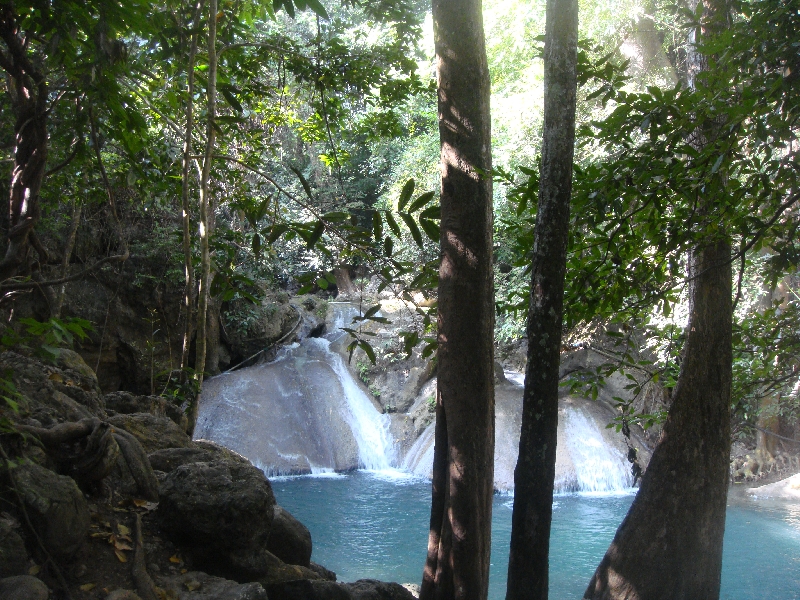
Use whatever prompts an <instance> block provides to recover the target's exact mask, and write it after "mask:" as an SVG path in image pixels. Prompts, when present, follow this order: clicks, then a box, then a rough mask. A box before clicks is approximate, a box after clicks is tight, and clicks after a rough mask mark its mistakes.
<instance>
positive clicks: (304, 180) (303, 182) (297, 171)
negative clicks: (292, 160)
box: [289, 167, 314, 200]
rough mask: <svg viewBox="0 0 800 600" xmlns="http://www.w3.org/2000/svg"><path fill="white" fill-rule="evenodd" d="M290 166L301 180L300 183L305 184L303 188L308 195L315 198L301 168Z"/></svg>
mask: <svg viewBox="0 0 800 600" xmlns="http://www.w3.org/2000/svg"><path fill="white" fill-rule="evenodd" d="M289 168H290V169H291V170H292V172H294V174H295V175H297V178H298V179H299V180H300V184H301V185H302V186H303V190H305V192H306V196H308V197H309V198H310V199H311V200H313V199H314V196H313V195H312V194H311V186H310V185H308V181H307V180H306V178H305V177H303V174H302V173H301V172H300V169H298V168H296V167H289Z"/></svg>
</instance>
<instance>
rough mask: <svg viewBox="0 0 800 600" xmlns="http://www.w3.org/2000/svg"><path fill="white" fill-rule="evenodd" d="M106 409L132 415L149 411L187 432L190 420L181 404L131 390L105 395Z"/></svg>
mask: <svg viewBox="0 0 800 600" xmlns="http://www.w3.org/2000/svg"><path fill="white" fill-rule="evenodd" d="M103 401H104V402H105V405H106V409H108V410H113V411H114V412H116V413H120V414H123V415H130V414H134V413H149V414H151V415H155V416H156V417H167V418H168V419H170V420H171V421H172V422H173V423H175V424H176V425H177V426H178V428H179V429H180V430H181V431H183V432H185V431H186V428H187V426H188V423H189V420H188V419H187V417H186V413H184V412H183V411H182V410H181V409H180V407H179V406H176V405H175V404H174V403H173V402H170V401H169V400H168V399H166V398H162V397H161V396H138V395H136V394H132V393H130V392H111V393H110V394H106V395H105V396H103Z"/></svg>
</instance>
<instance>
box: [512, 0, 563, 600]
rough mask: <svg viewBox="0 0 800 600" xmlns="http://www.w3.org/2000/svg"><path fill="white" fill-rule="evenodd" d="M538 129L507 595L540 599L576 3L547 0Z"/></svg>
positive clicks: (545, 563) (544, 588) (551, 468)
mask: <svg viewBox="0 0 800 600" xmlns="http://www.w3.org/2000/svg"><path fill="white" fill-rule="evenodd" d="M546 19H547V25H546V32H545V53H544V69H545V70H544V85H545V92H544V93H545V97H544V130H543V142H542V166H541V178H540V184H539V207H538V211H537V215H536V228H535V232H534V235H535V242H534V249H533V263H532V268H531V298H530V311H529V313H528V363H527V367H526V369H525V389H524V392H523V397H522V428H521V431H520V441H519V458H518V460H517V466H516V469H515V470H514V511H513V514H512V521H511V522H512V525H511V551H510V554H509V561H508V583H507V589H506V598H507V599H509V600H511V599H514V600H517V599H518V600H522V599H531V600H533V599H537V600H546V598H547V593H548V568H549V552H550V523H551V520H552V516H553V485H554V479H555V464H556V431H557V428H558V384H559V359H560V354H561V330H562V326H563V314H564V277H565V272H566V263H567V241H568V236H569V205H570V196H571V194H572V161H573V150H574V147H575V97H576V92H577V85H578V80H577V70H576V69H577V52H578V45H577V44H578V2H577V0H548V2H547V16H546Z"/></svg>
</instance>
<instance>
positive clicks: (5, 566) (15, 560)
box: [0, 519, 28, 577]
mask: <svg viewBox="0 0 800 600" xmlns="http://www.w3.org/2000/svg"><path fill="white" fill-rule="evenodd" d="M14 525H15V523H12V522H10V521H7V520H5V519H0V577H11V576H13V575H24V574H25V573H26V572H27V570H28V551H27V550H26V549H25V542H24V541H22V538H21V537H20V535H19V533H17V530H16V527H15V526H14Z"/></svg>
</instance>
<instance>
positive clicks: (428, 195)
mask: <svg viewBox="0 0 800 600" xmlns="http://www.w3.org/2000/svg"><path fill="white" fill-rule="evenodd" d="M435 195H436V194H435V193H434V192H432V191H431V192H425V193H424V194H422V195H421V196H420V197H419V198H417V199H416V200H414V202H412V203H411V207H410V208H409V209H408V212H410V213H413V212H414V211H416V210H419V209H420V208H422V207H423V206H425V205H426V204H427V203H428V202H430V201H431V200H433V197H434V196H435Z"/></svg>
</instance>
